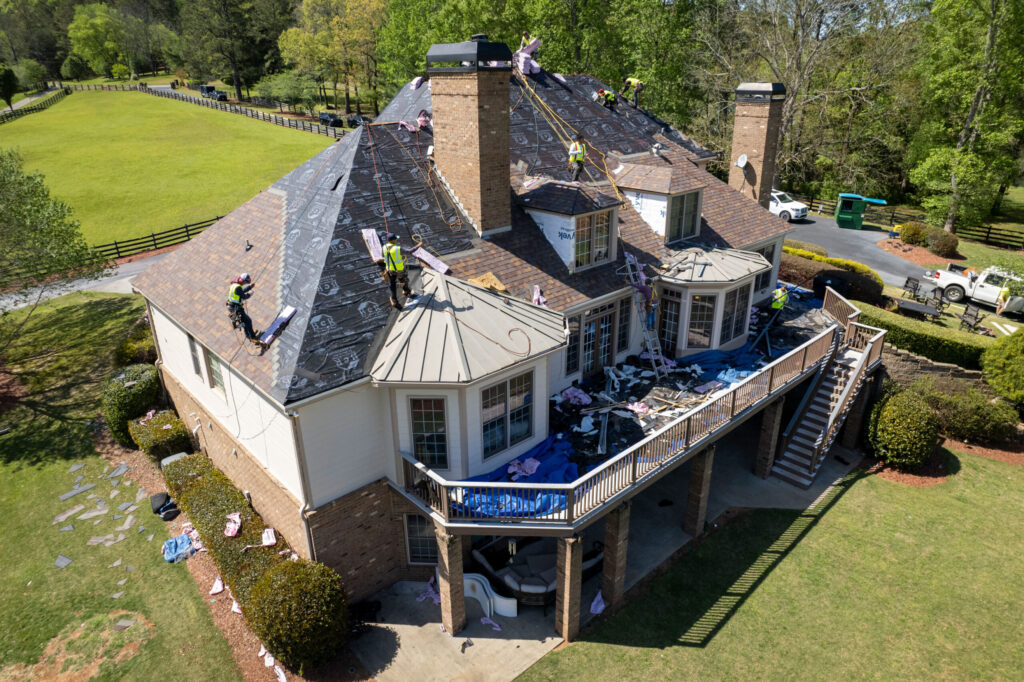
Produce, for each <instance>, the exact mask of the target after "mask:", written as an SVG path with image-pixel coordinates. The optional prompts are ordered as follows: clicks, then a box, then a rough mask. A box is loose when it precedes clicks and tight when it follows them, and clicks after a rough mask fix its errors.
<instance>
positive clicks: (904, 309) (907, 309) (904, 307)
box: [896, 301, 941, 320]
mask: <svg viewBox="0 0 1024 682" xmlns="http://www.w3.org/2000/svg"><path fill="white" fill-rule="evenodd" d="M896 307H897V308H898V309H899V312H901V313H910V314H911V315H920V316H921V317H930V318H932V319H933V320H934V319H936V318H938V317H939V315H940V314H941V313H940V312H939V310H938V309H937V308H934V307H932V306H930V305H926V304H924V303H918V302H917V301H896Z"/></svg>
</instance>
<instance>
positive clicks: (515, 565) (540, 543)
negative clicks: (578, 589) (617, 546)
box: [473, 536, 604, 606]
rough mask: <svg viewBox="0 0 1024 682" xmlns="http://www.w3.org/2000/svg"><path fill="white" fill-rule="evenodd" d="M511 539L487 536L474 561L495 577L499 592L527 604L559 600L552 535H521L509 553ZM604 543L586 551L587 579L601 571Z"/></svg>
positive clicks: (476, 551)
mask: <svg viewBox="0 0 1024 682" xmlns="http://www.w3.org/2000/svg"><path fill="white" fill-rule="evenodd" d="M510 539H511V538H508V537H504V536H498V537H488V538H484V539H483V541H481V542H478V543H477V544H476V546H474V547H473V560H474V562H475V563H476V565H477V566H478V567H479V568H480V569H481V570H482V571H483V573H484V574H485V575H487V576H488V577H489V578H491V583H492V587H493V588H494V590H495V592H497V593H499V594H501V593H506V594H511V596H513V597H515V599H516V601H517V602H519V603H520V604H523V605H524V606H548V605H550V604H552V603H553V602H554V600H555V590H556V587H557V580H556V577H555V576H556V570H555V559H556V554H557V548H556V547H555V541H554V540H553V539H551V538H517V539H516V552H515V554H511V553H510V552H509V545H508V543H509V540H510ZM603 559H604V544H603V543H601V542H594V544H593V546H592V547H591V549H590V550H589V551H587V552H584V554H583V579H584V580H586V579H587V578H589V577H590V576H592V575H594V574H595V573H596V572H597V571H600V570H601V562H602V560H603Z"/></svg>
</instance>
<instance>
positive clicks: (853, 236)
mask: <svg viewBox="0 0 1024 682" xmlns="http://www.w3.org/2000/svg"><path fill="white" fill-rule="evenodd" d="M790 225H792V227H793V229H792V231H791V232H790V233H789V234H787V235H786V238H787V239H796V240H799V241H802V242H810V243H812V244H817V245H818V246H821V247H823V248H824V249H825V250H826V251H828V255H829V256H832V257H833V258H846V259H848V260H853V261H857V262H858V263H863V264H864V265H867V266H868V267H869V268H871V269H872V270H874V271H875V272H877V273H878V274H879V275H880V276H881V277H882V281H883V282H885V283H886V284H891V285H893V286H898V287H901V286H903V283H904V282H906V281H907V277H920V276H921V275H923V274H924V268H922V267H921V266H920V265H914V264H913V263H911V262H910V261H906V260H903V259H902V258H900V257H899V256H894V255H893V254H891V253H887V252H885V251H883V250H882V249H880V248H879V247H878V246H876V244H877V243H878V242H880V241H882V240H883V239H885V238H886V237H888V236H889V233H888V232H884V231H882V230H876V229H869V228H865V229H863V230H843V229H840V228H839V227H838V226H837V225H836V221H835V220H833V219H832V218H828V217H825V216H818V215H814V214H813V213H812V214H811V215H809V216H808V217H807V219H806V220H802V221H798V222H793V223H790Z"/></svg>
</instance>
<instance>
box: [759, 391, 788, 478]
mask: <svg viewBox="0 0 1024 682" xmlns="http://www.w3.org/2000/svg"><path fill="white" fill-rule="evenodd" d="M785 404H786V398H785V397H782V398H779V399H778V400H776V401H775V402H773V403H772V404H771V405H769V406H768V407H766V408H765V409H764V411H763V412H761V439H760V441H759V442H758V444H757V459H755V460H754V474H755V475H757V476H758V477H760V478H768V476H769V475H770V474H771V473H772V465H773V464H775V450H776V448H778V446H779V430H780V428H781V427H782V408H783V406H784V405H785Z"/></svg>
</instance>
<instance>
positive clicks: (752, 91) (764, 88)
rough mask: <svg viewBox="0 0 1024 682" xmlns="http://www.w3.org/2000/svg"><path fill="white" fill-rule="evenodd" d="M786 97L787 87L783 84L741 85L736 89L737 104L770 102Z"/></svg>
mask: <svg viewBox="0 0 1024 682" xmlns="http://www.w3.org/2000/svg"><path fill="white" fill-rule="evenodd" d="M785 96H786V86H785V85H783V84H782V83H740V84H739V87H737V88H736V101H737V102H768V101H771V100H781V99H784V98H785Z"/></svg>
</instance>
